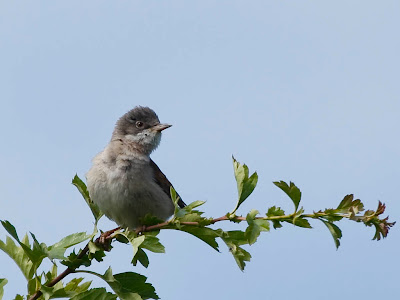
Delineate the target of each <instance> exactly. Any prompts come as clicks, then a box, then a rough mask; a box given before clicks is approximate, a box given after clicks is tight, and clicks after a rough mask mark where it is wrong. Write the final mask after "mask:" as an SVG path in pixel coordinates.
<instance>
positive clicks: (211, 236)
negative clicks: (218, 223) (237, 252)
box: [180, 226, 221, 252]
mask: <svg viewBox="0 0 400 300" xmlns="http://www.w3.org/2000/svg"><path fill="white" fill-rule="evenodd" d="M180 230H182V231H185V232H187V233H190V234H191V235H194V236H195V237H197V238H199V239H200V240H202V241H203V242H205V243H207V244H208V245H210V246H211V247H212V248H213V249H214V250H216V251H218V252H219V250H218V243H217V241H216V238H218V237H220V236H221V233H220V231H218V230H213V229H211V228H208V227H194V226H182V227H181V229H180Z"/></svg>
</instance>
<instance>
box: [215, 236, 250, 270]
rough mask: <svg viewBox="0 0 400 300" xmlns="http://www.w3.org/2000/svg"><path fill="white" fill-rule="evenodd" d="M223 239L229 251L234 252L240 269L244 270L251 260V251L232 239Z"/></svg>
mask: <svg viewBox="0 0 400 300" xmlns="http://www.w3.org/2000/svg"><path fill="white" fill-rule="evenodd" d="M222 239H223V240H224V242H225V243H226V245H227V246H228V247H229V251H230V252H231V253H232V255H233V258H234V259H235V261H236V263H237V265H238V267H239V269H240V270H241V271H243V270H244V268H245V266H246V261H250V259H251V255H250V253H249V252H247V251H246V250H244V249H243V248H242V247H239V245H238V244H236V243H234V242H232V241H231V240H227V239H225V238H222Z"/></svg>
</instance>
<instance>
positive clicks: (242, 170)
mask: <svg viewBox="0 0 400 300" xmlns="http://www.w3.org/2000/svg"><path fill="white" fill-rule="evenodd" d="M232 160H233V170H234V174H235V178H236V183H237V190H238V202H237V204H236V207H235V209H234V210H233V211H232V213H235V212H236V211H237V209H238V208H239V206H240V205H241V204H242V203H243V202H244V201H245V200H246V199H247V197H249V196H250V194H251V193H252V192H253V191H254V189H255V187H256V185H257V181H258V175H257V172H254V173H253V174H252V175H251V176H250V177H249V168H248V167H247V166H246V165H245V164H243V165H242V164H240V163H239V162H238V161H237V160H236V159H235V158H234V157H233V156H232Z"/></svg>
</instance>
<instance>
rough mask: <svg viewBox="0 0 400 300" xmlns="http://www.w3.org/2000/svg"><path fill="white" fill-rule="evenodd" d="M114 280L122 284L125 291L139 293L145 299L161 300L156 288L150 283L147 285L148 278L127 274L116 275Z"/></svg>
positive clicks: (131, 273) (132, 273)
mask: <svg viewBox="0 0 400 300" xmlns="http://www.w3.org/2000/svg"><path fill="white" fill-rule="evenodd" d="M114 278H115V279H116V280H117V281H118V282H119V283H120V284H121V288H122V289H123V290H124V291H128V292H130V293H138V294H139V295H140V296H141V297H142V298H143V299H160V298H159V297H158V295H157V294H156V290H155V289H154V287H153V286H152V285H151V284H150V283H146V280H147V277H145V276H143V275H140V274H137V273H134V272H125V273H119V274H115V275H114Z"/></svg>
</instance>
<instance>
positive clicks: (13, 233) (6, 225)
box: [1, 221, 36, 264]
mask: <svg viewBox="0 0 400 300" xmlns="http://www.w3.org/2000/svg"><path fill="white" fill-rule="evenodd" d="M1 224H2V225H3V227H4V229H5V230H6V231H7V232H8V233H9V234H10V235H11V236H12V237H13V238H14V239H15V240H16V241H17V242H18V244H19V245H20V246H21V247H22V249H23V250H24V251H25V253H26V255H28V257H29V259H30V260H31V261H32V262H33V263H34V264H35V262H36V261H35V260H36V257H35V255H34V254H33V251H32V249H31V248H30V247H29V246H27V245H25V244H24V243H22V242H21V241H20V239H19V237H18V234H17V231H16V229H15V227H14V226H13V225H12V224H11V223H10V222H9V221H1Z"/></svg>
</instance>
